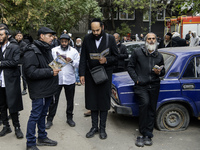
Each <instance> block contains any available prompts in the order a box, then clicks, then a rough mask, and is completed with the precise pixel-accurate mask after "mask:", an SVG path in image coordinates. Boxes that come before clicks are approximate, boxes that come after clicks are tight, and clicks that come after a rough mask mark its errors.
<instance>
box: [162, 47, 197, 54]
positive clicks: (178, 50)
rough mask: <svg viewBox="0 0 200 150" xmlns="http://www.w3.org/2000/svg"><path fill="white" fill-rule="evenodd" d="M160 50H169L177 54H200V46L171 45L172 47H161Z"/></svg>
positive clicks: (168, 51)
mask: <svg viewBox="0 0 200 150" xmlns="http://www.w3.org/2000/svg"><path fill="white" fill-rule="evenodd" d="M159 52H167V53H172V54H176V55H186V54H189V53H190V54H191V53H192V54H200V46H196V47H189V46H186V47H170V48H162V49H159Z"/></svg>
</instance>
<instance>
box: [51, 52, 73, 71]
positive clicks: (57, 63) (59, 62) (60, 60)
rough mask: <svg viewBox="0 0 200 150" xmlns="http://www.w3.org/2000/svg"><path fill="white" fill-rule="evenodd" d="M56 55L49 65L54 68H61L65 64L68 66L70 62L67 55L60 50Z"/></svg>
mask: <svg viewBox="0 0 200 150" xmlns="http://www.w3.org/2000/svg"><path fill="white" fill-rule="evenodd" d="M56 55H57V57H56V58H55V59H54V60H53V61H52V62H51V63H49V66H50V67H51V68H52V69H61V68H63V67H64V66H66V65H67V64H68V63H70V62H67V61H66V58H67V57H66V56H65V55H61V54H60V53H58V52H56Z"/></svg>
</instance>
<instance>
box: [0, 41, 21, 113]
mask: <svg viewBox="0 0 200 150" xmlns="http://www.w3.org/2000/svg"><path fill="white" fill-rule="evenodd" d="M0 49H1V47H0ZM19 58H20V48H19V46H18V44H16V43H15V42H10V44H9V45H8V46H7V47H6V50H5V57H4V58H2V60H1V66H0V70H3V71H4V79H5V85H6V87H5V90H6V102H7V106H8V108H9V111H10V113H15V112H18V111H21V110H23V103H22V95H21V88H20V70H19V67H18V62H19ZM0 96H1V95H0Z"/></svg>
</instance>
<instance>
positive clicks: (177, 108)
mask: <svg viewBox="0 0 200 150" xmlns="http://www.w3.org/2000/svg"><path fill="white" fill-rule="evenodd" d="M159 52H160V53H162V55H163V57H164V63H165V69H166V74H165V75H164V77H162V78H161V86H160V94H159V98H158V102H157V116H156V122H155V125H156V127H157V128H158V129H159V130H165V131H177V130H185V129H186V128H187V127H188V124H189V122H190V117H191V116H194V117H197V118H199V119H200V47H194V48H191V47H182V48H180V47H177V48H165V49H160V50H159ZM133 86H134V82H133V80H132V79H131V78H130V76H129V74H128V72H121V73H115V74H113V79H112V94H111V96H112V99H111V105H112V108H113V109H114V110H115V112H116V113H118V114H124V115H132V116H138V115H139V111H138V103H137V100H136V99H135V97H134V90H133Z"/></svg>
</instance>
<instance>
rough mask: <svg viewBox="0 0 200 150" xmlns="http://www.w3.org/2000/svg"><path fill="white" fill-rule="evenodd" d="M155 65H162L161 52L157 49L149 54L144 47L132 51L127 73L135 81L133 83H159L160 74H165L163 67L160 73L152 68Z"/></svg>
mask: <svg viewBox="0 0 200 150" xmlns="http://www.w3.org/2000/svg"><path fill="white" fill-rule="evenodd" d="M155 65H158V66H161V65H164V60H163V56H162V54H160V53H159V52H158V51H157V50H156V51H155V52H154V53H152V54H149V53H148V51H147V50H146V48H145V47H142V48H140V49H136V50H134V51H133V53H132V56H131V58H130V61H129V64H128V67H127V69H128V73H129V75H130V76H131V78H132V79H133V81H134V82H135V85H137V81H138V85H152V84H159V83H160V78H159V77H160V76H163V75H164V74H165V69H164V68H163V69H162V71H161V74H160V75H157V74H155V73H154V71H153V70H152V69H153V67H154V66H155Z"/></svg>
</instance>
